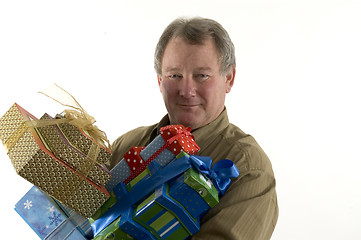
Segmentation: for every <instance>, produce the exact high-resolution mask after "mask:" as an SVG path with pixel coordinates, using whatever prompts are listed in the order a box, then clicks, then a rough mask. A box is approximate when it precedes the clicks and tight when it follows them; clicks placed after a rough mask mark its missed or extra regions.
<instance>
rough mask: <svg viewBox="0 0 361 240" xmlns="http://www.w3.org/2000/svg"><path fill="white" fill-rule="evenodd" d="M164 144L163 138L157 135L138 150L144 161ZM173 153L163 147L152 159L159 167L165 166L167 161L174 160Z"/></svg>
mask: <svg viewBox="0 0 361 240" xmlns="http://www.w3.org/2000/svg"><path fill="white" fill-rule="evenodd" d="M163 145H164V139H163V137H162V136H161V135H158V136H157V137H156V138H155V139H154V140H153V141H152V142H151V143H149V144H148V145H147V147H146V148H145V149H143V151H141V152H140V156H141V157H142V158H143V159H144V160H145V161H146V160H148V158H150V157H151V156H152V155H153V154H154V153H155V152H156V151H157V150H158V149H160V148H161V147H162V146H163ZM174 158H175V154H174V153H173V152H172V151H170V150H168V149H164V150H163V151H162V152H161V153H160V154H159V155H158V156H157V157H155V158H154V160H153V161H155V162H156V163H158V164H159V165H160V166H161V167H164V166H166V165H167V164H168V163H169V162H171V161H172V160H174Z"/></svg>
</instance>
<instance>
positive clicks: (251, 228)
mask: <svg viewBox="0 0 361 240" xmlns="http://www.w3.org/2000/svg"><path fill="white" fill-rule="evenodd" d="M240 142H241V143H240ZM240 142H238V143H240V144H238V143H236V144H234V145H233V146H231V145H232V144H231V141H230V142H228V143H227V144H226V145H225V146H230V148H229V149H226V152H227V154H226V156H222V158H223V157H224V158H228V159H231V160H233V161H234V162H235V164H236V166H237V168H238V169H239V171H240V176H239V177H237V178H236V179H235V180H234V181H233V182H232V184H231V186H230V187H229V189H228V190H227V192H226V193H225V195H224V196H223V197H221V198H220V202H219V203H218V204H217V205H216V206H215V207H214V208H212V209H210V210H209V212H208V213H207V214H206V215H205V216H204V217H203V218H202V220H201V229H200V231H199V232H198V233H196V234H195V235H194V236H193V237H192V240H200V239H207V240H213V239H225V240H232V239H238V240H239V239H246V240H252V239H259V240H264V239H270V238H271V235H272V233H273V230H274V228H275V225H276V222H277V219H278V204H277V195H276V190H275V186H276V181H275V178H274V174H273V170H272V166H271V163H270V161H269V159H268V157H267V155H266V154H265V153H264V152H263V150H262V149H261V148H260V147H259V146H258V144H256V143H255V141H254V140H253V138H251V137H247V138H244V139H242V140H241V141H240ZM216 148H217V147H212V148H210V149H216ZM216 150H217V151H220V149H216ZM215 159H216V158H215Z"/></svg>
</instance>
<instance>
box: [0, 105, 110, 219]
mask: <svg viewBox="0 0 361 240" xmlns="http://www.w3.org/2000/svg"><path fill="white" fill-rule="evenodd" d="M37 120H38V119H37V118H36V117H34V116H33V115H31V114H30V113H29V112H27V111H26V110H25V109H23V108H21V107H20V106H19V105H18V104H16V103H15V104H14V105H13V106H12V107H11V108H10V109H9V110H8V111H7V112H6V113H5V115H4V116H3V117H1V118H0V139H1V141H2V143H3V145H4V147H5V149H6V152H7V154H8V156H9V158H10V160H11V162H12V164H13V166H14V168H15V170H16V172H17V174H19V175H20V176H21V177H23V178H25V179H27V180H28V181H29V182H31V183H32V184H34V185H35V186H37V187H38V188H39V189H41V190H43V191H44V192H46V193H48V194H49V195H51V196H52V197H54V198H55V199H57V200H59V201H60V202H62V203H63V204H65V205H66V206H68V207H70V208H72V209H73V210H74V211H76V212H78V213H79V214H81V215H83V216H84V217H91V216H92V215H93V214H94V213H95V212H96V211H97V210H98V209H99V208H100V207H101V206H102V205H103V204H104V202H105V201H106V200H107V199H108V198H109V193H108V192H107V190H106V189H105V187H104V186H102V185H100V184H96V183H94V182H93V181H91V180H90V179H89V178H88V177H87V175H88V174H89V173H90V172H91V171H90V170H91V169H93V167H94V161H88V163H83V164H82V166H81V167H80V168H81V169H73V168H72V167H70V166H69V165H67V164H66V163H64V162H62V161H61V160H60V159H58V158H57V157H56V156H55V155H54V154H53V153H52V152H51V150H50V148H49V146H48V145H47V143H46V142H45V141H44V138H43V137H42V136H41V134H40V133H39V131H38V130H37V129H36V128H35V127H34V122H36V121H37ZM84 169H90V170H89V171H88V172H87V171H86V170H84ZM100 179H101V178H100ZM103 181H104V182H105V181H106V180H103Z"/></svg>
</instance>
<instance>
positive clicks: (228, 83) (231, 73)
mask: <svg viewBox="0 0 361 240" xmlns="http://www.w3.org/2000/svg"><path fill="white" fill-rule="evenodd" d="M235 76H236V68H235V67H232V68H231V69H230V70H229V72H228V73H227V74H226V93H229V92H230V91H231V89H232V86H233V83H234V78H235Z"/></svg>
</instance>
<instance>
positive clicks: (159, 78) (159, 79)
mask: <svg viewBox="0 0 361 240" xmlns="http://www.w3.org/2000/svg"><path fill="white" fill-rule="evenodd" d="M157 79H158V86H159V90H160V92H162V88H161V87H160V84H161V82H162V77H161V76H159V75H157Z"/></svg>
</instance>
